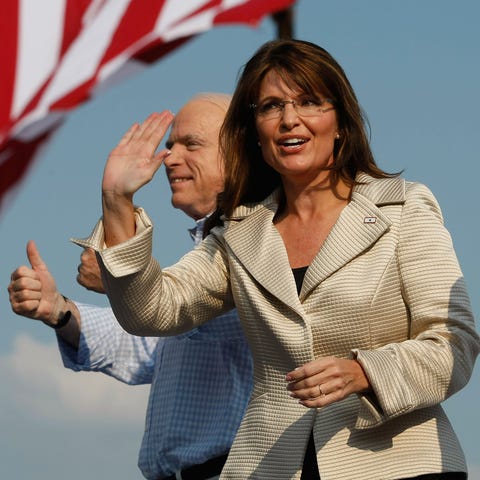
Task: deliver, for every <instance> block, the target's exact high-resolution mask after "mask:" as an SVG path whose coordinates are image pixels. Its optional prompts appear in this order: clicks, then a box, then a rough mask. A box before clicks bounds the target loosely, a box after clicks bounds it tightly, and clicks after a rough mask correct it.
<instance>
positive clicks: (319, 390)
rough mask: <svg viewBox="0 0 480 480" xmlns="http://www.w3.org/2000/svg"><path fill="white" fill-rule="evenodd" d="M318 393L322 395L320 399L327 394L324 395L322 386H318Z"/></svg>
mask: <svg viewBox="0 0 480 480" xmlns="http://www.w3.org/2000/svg"><path fill="white" fill-rule="evenodd" d="M318 392H319V393H320V395H319V397H324V396H325V394H324V393H323V390H322V386H321V385H320V384H318Z"/></svg>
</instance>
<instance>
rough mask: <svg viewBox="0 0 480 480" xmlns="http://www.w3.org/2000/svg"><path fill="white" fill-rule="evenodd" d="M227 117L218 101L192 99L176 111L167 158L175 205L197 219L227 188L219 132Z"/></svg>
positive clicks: (213, 207) (213, 204)
mask: <svg viewBox="0 0 480 480" xmlns="http://www.w3.org/2000/svg"><path fill="white" fill-rule="evenodd" d="M224 117H225V112H224V111H223V110H222V109H221V108H220V107H219V106H217V105H215V104H214V103H212V102H210V101H208V100H202V99H195V100H192V101H190V102H188V103H187V104H186V105H185V106H184V107H183V108H182V109H181V110H180V111H179V112H178V114H177V115H176V117H175V120H174V122H173V124H172V129H171V132H170V136H169V138H168V140H167V142H166V146H167V148H169V149H170V150H171V151H172V154H171V155H169V156H168V157H167V158H166V159H165V161H164V163H165V168H166V172H167V177H168V180H169V182H170V188H171V189H172V205H173V206H174V207H175V208H180V209H181V210H183V211H184V212H185V213H186V214H187V215H188V216H190V217H192V218H194V219H195V220H197V219H199V218H203V217H205V215H207V214H209V213H211V212H212V211H214V210H215V208H216V206H217V195H218V193H220V192H221V191H222V190H223V166H222V161H221V158H220V156H219V153H218V134H219V131H220V127H221V125H222V122H223V119H224Z"/></svg>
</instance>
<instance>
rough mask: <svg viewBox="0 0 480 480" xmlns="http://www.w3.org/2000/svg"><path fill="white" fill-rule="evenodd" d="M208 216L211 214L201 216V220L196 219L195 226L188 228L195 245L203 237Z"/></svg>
mask: <svg viewBox="0 0 480 480" xmlns="http://www.w3.org/2000/svg"><path fill="white" fill-rule="evenodd" d="M208 217H209V215H207V216H206V217H203V218H201V219H200V220H196V221H195V226H194V227H193V228H189V229H188V232H189V233H190V237H192V240H193V242H194V243H195V245H198V244H199V243H200V242H201V241H202V239H203V229H204V228H205V222H206V220H207V218H208Z"/></svg>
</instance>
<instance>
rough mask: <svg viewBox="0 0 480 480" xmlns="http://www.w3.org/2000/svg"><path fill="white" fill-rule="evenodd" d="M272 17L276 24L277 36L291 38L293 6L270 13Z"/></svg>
mask: <svg viewBox="0 0 480 480" xmlns="http://www.w3.org/2000/svg"><path fill="white" fill-rule="evenodd" d="M272 19H273V21H274V22H275V23H276V25H277V38H282V39H289V38H293V7H289V8H285V9H283V10H279V11H278V12H275V13H272Z"/></svg>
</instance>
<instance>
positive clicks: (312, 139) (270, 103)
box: [255, 70, 338, 185]
mask: <svg viewBox="0 0 480 480" xmlns="http://www.w3.org/2000/svg"><path fill="white" fill-rule="evenodd" d="M322 99H324V96H323V95H319V96H318V98H311V96H310V95H306V94H305V93H304V92H302V91H300V90H298V89H294V90H292V89H291V88H290V87H289V86H288V85H287V84H286V83H285V82H284V81H283V80H282V78H281V77H280V76H279V75H278V73H276V72H275V71H273V70H271V71H270V72H269V73H267V75H266V76H265V77H264V79H263V81H262V83H261V85H260V92H259V98H258V102H257V104H258V106H257V108H256V113H255V115H256V121H255V123H256V128H257V134H258V139H259V142H260V146H261V149H262V154H263V158H264V159H265V161H266V162H267V163H268V164H269V165H270V166H271V167H272V168H274V169H275V170H276V171H277V172H278V173H279V174H280V175H281V176H282V178H283V180H284V182H285V181H286V180H287V181H294V182H301V183H303V184H310V185H313V184H315V183H317V182H319V181H322V180H324V179H325V178H326V177H327V176H328V171H325V167H327V166H329V165H331V164H332V162H333V147H334V142H335V139H336V137H337V135H338V126H337V117H336V113H335V110H334V109H333V105H332V104H331V103H328V102H325V103H323V104H322V105H321V107H320V106H319V103H320V102H319V100H322ZM283 101H288V103H285V104H283V109H282V108H278V106H279V105H282V103H281V102H283ZM291 101H294V102H295V106H296V105H304V106H313V111H312V110H310V112H309V113H308V115H307V116H305V115H301V114H298V113H297V111H296V110H295V106H294V104H292V103H291ZM316 107H318V108H316ZM270 110H273V111H275V112H276V114H274V115H273V116H272V115H271V114H269V113H268V112H269V111H270ZM307 110H308V109H307ZM266 112H267V113H266ZM262 113H263V114H262Z"/></svg>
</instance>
